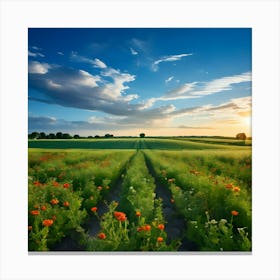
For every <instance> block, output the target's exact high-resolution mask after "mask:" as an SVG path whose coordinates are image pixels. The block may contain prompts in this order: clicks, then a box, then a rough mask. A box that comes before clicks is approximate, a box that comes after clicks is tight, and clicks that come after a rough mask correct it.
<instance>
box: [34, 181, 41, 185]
mask: <svg viewBox="0 0 280 280" xmlns="http://www.w3.org/2000/svg"><path fill="white" fill-rule="evenodd" d="M33 185H35V186H42V184H41V183H40V182H39V181H35V182H33Z"/></svg>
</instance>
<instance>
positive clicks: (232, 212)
mask: <svg viewBox="0 0 280 280" xmlns="http://www.w3.org/2000/svg"><path fill="white" fill-rule="evenodd" d="M238 214H239V212H237V211H235V210H232V211H231V215H232V216H238Z"/></svg>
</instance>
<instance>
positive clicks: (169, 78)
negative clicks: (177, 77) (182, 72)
mask: <svg viewBox="0 0 280 280" xmlns="http://www.w3.org/2000/svg"><path fill="white" fill-rule="evenodd" d="M173 79H174V77H173V76H171V77H168V78H167V79H166V80H165V83H169V82H171V81H172V80H173Z"/></svg>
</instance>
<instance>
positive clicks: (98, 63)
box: [93, 58, 107, 69]
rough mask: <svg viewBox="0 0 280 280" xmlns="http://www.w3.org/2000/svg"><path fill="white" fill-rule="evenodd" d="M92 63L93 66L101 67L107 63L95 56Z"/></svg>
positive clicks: (104, 66)
mask: <svg viewBox="0 0 280 280" xmlns="http://www.w3.org/2000/svg"><path fill="white" fill-rule="evenodd" d="M93 65H94V67H96V68H101V69H103V68H106V67H107V65H106V64H105V63H104V62H102V61H101V60H100V59H98V58H95V59H94V60H93Z"/></svg>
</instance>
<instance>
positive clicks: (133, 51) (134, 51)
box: [130, 48, 138, 55]
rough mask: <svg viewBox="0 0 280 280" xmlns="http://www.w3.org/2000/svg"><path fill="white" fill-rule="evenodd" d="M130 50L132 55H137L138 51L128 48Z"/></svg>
mask: <svg viewBox="0 0 280 280" xmlns="http://www.w3.org/2000/svg"><path fill="white" fill-rule="evenodd" d="M130 52H131V54H132V55H137V54H138V52H137V51H136V50H134V49H133V48H130Z"/></svg>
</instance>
